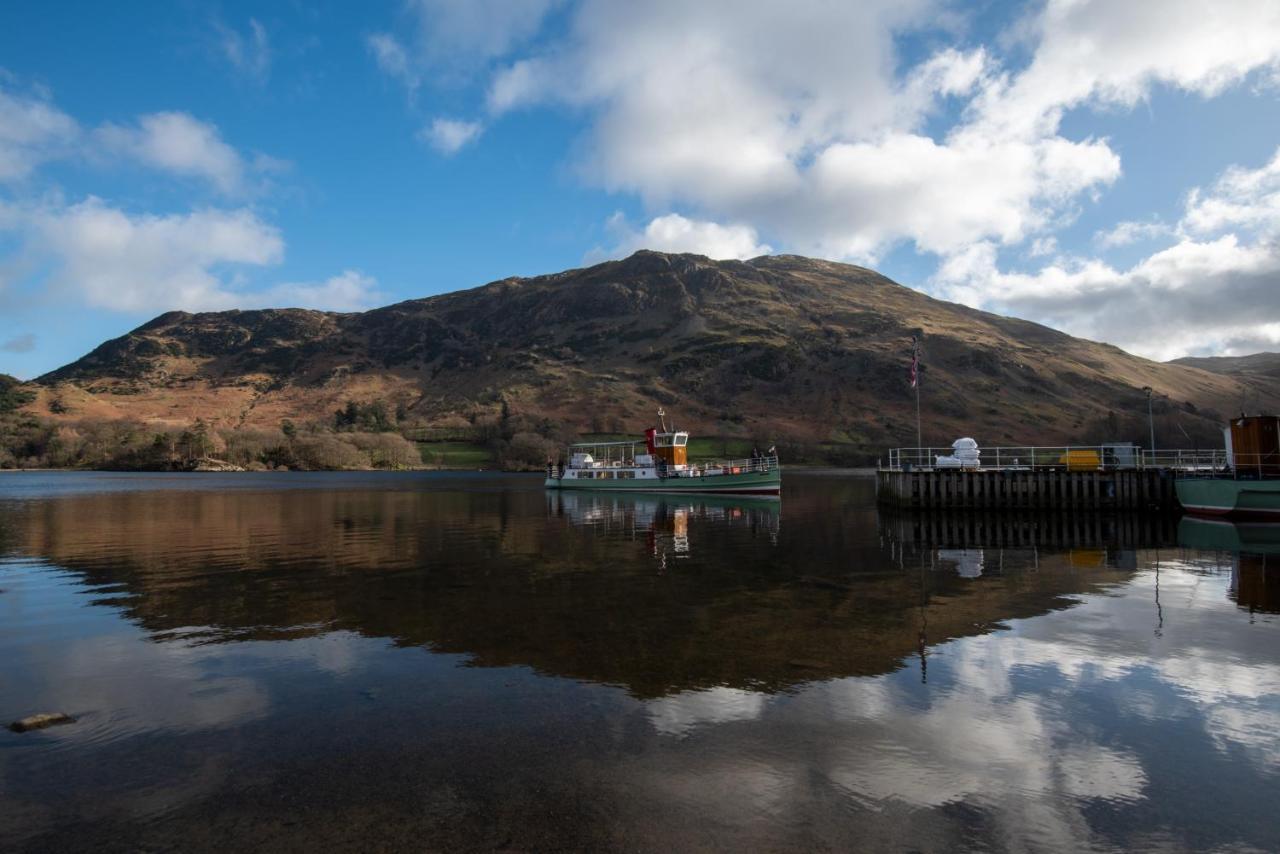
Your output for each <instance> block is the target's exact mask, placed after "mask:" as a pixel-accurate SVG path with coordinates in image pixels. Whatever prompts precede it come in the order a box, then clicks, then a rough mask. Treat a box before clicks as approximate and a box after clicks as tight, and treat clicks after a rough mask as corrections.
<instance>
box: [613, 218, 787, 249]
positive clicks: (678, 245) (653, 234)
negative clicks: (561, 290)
mask: <svg viewBox="0 0 1280 854" xmlns="http://www.w3.org/2000/svg"><path fill="white" fill-rule="evenodd" d="M608 229H609V231H610V232H611V233H612V234H613V236H614V238H615V240H616V241H617V243H616V244H615V245H614V247H613V248H612V249H610V250H608V251H606V250H601V249H597V250H594V251H593V252H591V253H588V258H589V259H590V260H603V259H604V258H621V257H624V256H626V255H630V254H631V253H632V252H635V251H637V250H639V249H652V250H655V251H657V252H693V253H695V254H698V255H706V256H707V257H708V258H715V259H723V258H737V259H743V258H755V257H758V256H760V255H768V254H769V253H770V252H771V251H773V250H772V249H771V248H770V247H769V246H768V245H767V244H763V243H761V242H760V241H759V238H758V236H757V235H756V231H755V229H754V228H752V227H751V226H749V225H740V224H738V225H721V224H719V223H715V222H706V221H702V220H693V219H686V218H685V217H683V216H681V215H680V214H674V213H673V214H667V215H665V216H660V217H655V218H654V219H652V220H650V221H649V223H648V225H646V226H645V227H644V229H643V230H642V231H636V230H635V229H633V228H632V227H631V225H630V224H629V223H627V221H626V218H625V217H623V216H622V215H621V214H614V215H613V217H611V218H610V220H609V223H608Z"/></svg>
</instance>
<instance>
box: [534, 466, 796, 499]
mask: <svg viewBox="0 0 1280 854" xmlns="http://www.w3.org/2000/svg"><path fill="white" fill-rule="evenodd" d="M545 483H546V487H547V489H575V490H583V491H596V492H661V493H702V494H711V495H777V494H779V493H780V492H781V491H782V471H781V469H777V468H774V469H771V470H770V471H753V472H743V473H741V474H720V475H711V476H708V477H664V478H658V479H647V480H644V479H636V480H585V479H584V480H579V479H575V478H558V477H549V478H547V479H546V481H545Z"/></svg>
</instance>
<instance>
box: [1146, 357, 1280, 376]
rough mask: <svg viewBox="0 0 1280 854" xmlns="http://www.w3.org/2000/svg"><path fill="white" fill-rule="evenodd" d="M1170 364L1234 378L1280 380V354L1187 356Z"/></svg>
mask: <svg viewBox="0 0 1280 854" xmlns="http://www.w3.org/2000/svg"><path fill="white" fill-rule="evenodd" d="M1170 364H1174V365H1184V366H1186V367H1189V368H1199V369H1201V370H1203V371H1212V372H1213V373H1215V374H1225V375H1227V376H1233V377H1267V378H1270V379H1280V353H1254V354H1253V355H1251V356H1187V357H1185V358H1182V359H1174V360H1173V361H1172V362H1171V363H1170Z"/></svg>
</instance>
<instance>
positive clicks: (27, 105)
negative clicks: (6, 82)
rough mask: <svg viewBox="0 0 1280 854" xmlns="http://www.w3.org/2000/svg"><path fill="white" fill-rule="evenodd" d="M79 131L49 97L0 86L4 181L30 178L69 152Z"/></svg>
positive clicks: (1, 174) (0, 160) (1, 178)
mask: <svg viewBox="0 0 1280 854" xmlns="http://www.w3.org/2000/svg"><path fill="white" fill-rule="evenodd" d="M0 83H3V79H2V78H0ZM79 134H80V127H79V125H78V124H77V123H76V121H75V119H73V118H71V117H70V116H68V115H67V114H66V113H64V112H62V111H61V110H59V109H58V108H57V107H55V106H54V105H53V104H52V103H50V102H49V100H48V99H47V98H43V97H39V96H38V95H20V94H16V93H13V92H7V91H5V90H4V88H3V86H0V182H5V181H15V180H20V179H23V178H26V177H27V176H28V175H30V174H31V172H32V171H33V170H34V169H35V168H36V167H37V166H39V165H40V164H41V163H43V162H45V161H47V160H53V159H55V158H57V157H60V156H63V155H65V154H67V153H69V152H70V151H71V150H72V149H73V147H74V144H75V142H76V140H77V138H78V136H79Z"/></svg>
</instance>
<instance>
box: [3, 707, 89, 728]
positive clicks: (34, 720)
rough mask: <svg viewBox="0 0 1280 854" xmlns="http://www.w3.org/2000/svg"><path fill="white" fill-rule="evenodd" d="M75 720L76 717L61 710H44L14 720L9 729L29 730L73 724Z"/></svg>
mask: <svg viewBox="0 0 1280 854" xmlns="http://www.w3.org/2000/svg"><path fill="white" fill-rule="evenodd" d="M75 722H76V719H75V718H73V717H71V715H64V714H63V713H62V712H45V713H43V714H39V715H30V716H29V717H25V718H23V719H22V720H20V721H14V722H13V723H11V724H9V729H11V730H13V731H14V732H30V731H31V730H33V729H44V728H45V727H50V726H57V725H58V724H73V723H75Z"/></svg>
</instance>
